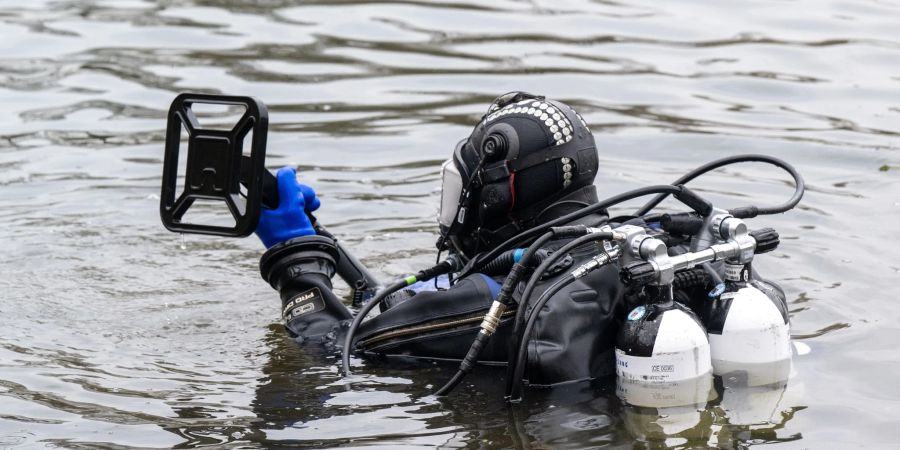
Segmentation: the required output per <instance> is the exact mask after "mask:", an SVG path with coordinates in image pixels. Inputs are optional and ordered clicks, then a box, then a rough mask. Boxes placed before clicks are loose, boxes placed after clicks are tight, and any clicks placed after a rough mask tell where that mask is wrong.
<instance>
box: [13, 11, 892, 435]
mask: <svg viewBox="0 0 900 450" xmlns="http://www.w3.org/2000/svg"><path fill="white" fill-rule="evenodd" d="M898 22H900V3H897V2H889V1H862V0H859V1H829V2H820V1H814V0H798V1H758V2H737V1H717V2H691V1H670V2H655V1H650V0H645V1H627V2H619V1H602V0H597V1H584V0H571V1H566V0H563V1H560V0H555V1H549V0H532V1H510V0H498V1H492V2H479V1H475V0H456V1H453V2H450V3H439V2H429V1H425V0H399V1H385V2H364V1H335V2H329V1H318V2H317V1H309V2H289V1H284V0H267V1H265V2H257V1H250V0H247V1H231V0H207V1H202V0H196V1H190V0H173V1H168V0H166V1H159V2H156V3H149V2H142V1H121V2H115V1H28V2H25V1H22V2H3V3H2V4H0V36H2V39H0V104H2V105H3V107H2V109H0V245H2V249H3V252H2V254H3V257H2V258H0V296H2V299H0V448H8V447H12V448H15V447H18V446H22V447H41V446H61V447H68V448H117V449H119V448H131V447H141V448H157V447H159V448H168V447H179V448H190V447H201V446H216V447H220V448H255V447H280V446H283V447H335V446H345V447H356V446H367V447H373V448H378V447H381V448H391V449H395V448H416V447H434V446H444V447H469V448H496V447H515V446H518V447H526V448H527V447H531V448H587V447H598V448H599V447H603V448H606V447H611V448H688V447H690V448H697V447H703V446H706V445H708V446H713V447H722V448H748V447H753V446H757V445H767V446H768V445H772V446H773V447H776V448H859V447H869V448H886V447H894V446H896V445H898V441H900V431H898V430H900V427H898V425H900V407H898V405H900V383H898V382H897V379H898V375H900V352H898V351H897V345H898V343H900V337H898V328H900V327H898V319H900V303H898V302H896V301H895V300H896V299H895V298H894V297H895V295H893V294H890V290H891V289H892V286H894V283H897V282H898V281H900V262H898V261H900V259H898V256H897V255H898V252H900V245H898V243H897V238H896V232H897V231H898V226H897V223H898V221H900V153H898V144H900V141H898V134H900V28H898V26H897V24H898ZM510 90H526V91H531V92H536V93H543V94H546V95H548V96H550V97H552V98H557V99H561V100H564V101H567V102H569V103H571V104H573V105H575V106H576V108H577V109H578V110H579V111H580V112H581V113H582V114H583V116H584V117H585V119H586V121H587V122H588V124H589V125H590V127H591V129H592V130H593V132H594V133H595V135H596V137H597V141H598V144H599V147H600V158H601V163H600V176H599V177H598V180H597V185H598V187H599V191H600V193H601V196H602V197H605V196H608V195H612V194H615V193H618V192H621V191H624V190H627V189H631V188H634V187H638V186H641V185H647V184H658V183H659V182H665V181H670V180H674V179H675V178H677V176H678V175H680V174H681V173H683V172H685V171H687V170H689V169H691V168H693V167H695V166H697V165H700V164H702V163H704V162H706V161H709V160H712V159H716V158H719V157H722V156H725V155H733V154H738V153H765V154H769V155H773V156H777V157H780V158H783V159H786V160H788V161H790V162H792V163H793V164H795V165H796V166H797V167H798V169H799V170H800V171H801V172H802V173H803V175H804V176H805V177H806V180H807V183H808V191H807V194H806V196H805V198H804V199H803V202H802V204H801V206H800V207H799V208H798V209H795V210H794V211H791V212H790V213H788V214H784V215H779V216H769V217H762V218H758V219H754V220H753V221H752V222H751V226H754V227H763V226H771V227H775V228H776V229H777V230H779V231H780V233H781V235H782V237H783V241H782V246H781V247H780V248H779V249H778V250H777V251H775V252H774V253H772V254H770V255H767V256H765V257H762V258H759V260H758V261H757V262H756V263H755V266H756V267H758V268H759V269H760V271H761V272H762V273H764V274H766V275H768V276H769V277H770V278H773V279H775V280H776V281H778V282H780V283H781V284H782V285H783V286H784V288H785V289H786V291H787V293H788V297H789V307H790V311H791V320H792V335H793V338H794V340H795V342H796V343H797V344H798V349H799V350H800V352H799V354H798V355H796V356H795V358H794V375H793V377H792V378H791V380H790V381H789V383H788V384H787V386H786V388H784V389H777V390H775V391H774V392H768V393H761V394H760V395H757V396H756V397H753V396H751V397H752V399H751V400H747V402H746V403H747V404H748V405H749V404H750V403H754V405H753V407H755V408H760V407H761V408H762V409H763V412H764V413H762V414H755V413H754V414H751V413H749V412H747V411H744V410H743V409H742V408H743V407H740V406H739V407H734V406H733V405H734V404H735V403H734V401H732V402H731V404H732V406H729V403H728V402H727V401H726V400H727V396H728V394H729V393H728V390H727V389H726V390H725V391H722V395H721V396H720V397H719V398H718V399H716V400H713V401H710V402H709V403H708V404H707V405H706V406H705V407H702V406H701V407H700V408H699V410H698V409H697V408H693V409H691V408H687V409H677V408H676V409H665V408H664V409H661V410H656V409H652V408H650V409H648V408H636V407H632V406H628V405H626V404H623V403H622V402H620V401H619V400H618V399H617V397H616V395H615V390H614V389H613V388H612V387H610V386H609V383H595V384H594V385H590V386H582V385H576V386H570V387H567V388H565V389H556V390H552V391H530V392H528V395H527V399H526V401H525V402H523V403H522V404H520V405H516V406H515V407H508V406H507V405H506V404H504V402H503V401H502V399H501V395H500V391H502V387H500V388H498V386H497V384H498V382H497V380H498V378H499V376H500V375H502V372H499V371H494V370H489V369H478V370H477V371H476V372H477V373H476V374H475V375H474V376H472V377H470V378H469V379H468V380H467V381H466V383H464V384H463V386H462V387H461V388H460V389H458V390H457V392H456V393H455V394H454V395H453V396H452V397H450V398H447V399H446V400H435V399H434V398H432V397H429V396H428V395H427V394H428V393H429V392H430V391H431V390H432V389H433V388H434V387H435V386H436V385H440V384H441V383H443V382H444V381H445V380H446V379H447V377H448V376H449V375H450V374H451V373H452V370H453V367H449V366H447V367H445V366H440V365H430V364H428V365H421V364H420V365H412V364H411V365H408V366H397V365H389V364H384V363H381V362H378V361H364V360H359V359H357V360H355V361H354V364H355V366H356V372H357V374H358V375H356V376H355V377H354V378H352V379H350V380H344V379H342V378H341V377H340V376H339V375H338V370H337V367H338V365H339V361H338V360H337V359H336V356H335V355H333V354H328V353H324V352H319V353H317V351H315V349H307V350H303V351H301V349H300V348H299V347H298V346H297V345H296V344H295V343H294V342H293V341H291V340H290V339H289V338H288V337H287V336H286V334H285V333H284V330H283V328H282V326H281V325H280V320H279V306H280V305H279V301H278V297H277V295H276V293H275V292H274V291H272V290H271V289H270V288H269V287H268V286H267V285H266V284H265V283H264V282H263V281H262V280H261V279H260V277H259V274H258V269H257V262H258V258H259V256H260V254H261V253H262V246H261V244H260V243H259V242H258V241H257V240H256V239H255V238H252V237H251V238H247V239H242V240H235V239H224V238H213V237H201V236H195V235H189V236H184V237H182V236H179V235H177V234H172V233H169V232H167V231H166V230H165V229H164V228H163V227H162V225H161V223H160V220H159V215H158V203H159V189H160V174H161V166H162V145H163V136H164V132H165V120H164V119H165V113H166V110H167V108H168V105H169V103H170V102H171V100H172V99H173V98H174V96H175V95H176V94H177V93H178V92H182V91H195V92H215V93H228V94H240V95H253V96H256V97H258V98H260V99H262V100H263V101H265V102H266V103H267V104H268V105H269V111H270V118H271V127H270V129H271V133H270V135H269V159H268V165H269V167H270V168H277V167H280V166H283V165H295V166H297V167H299V171H300V174H301V178H302V180H303V181H305V182H308V183H310V184H312V185H314V186H315V187H316V188H317V190H318V191H319V192H320V193H321V197H322V199H323V204H324V206H323V208H322V209H321V211H320V213H319V214H318V216H319V219H320V220H321V221H322V222H323V223H325V224H327V225H328V226H329V227H330V229H331V231H332V232H333V233H335V234H337V235H339V236H340V237H341V238H342V239H343V241H344V242H345V243H346V244H347V246H348V247H350V248H352V249H353V250H354V251H355V253H356V254H357V256H358V257H359V258H360V259H361V260H362V261H363V262H364V263H366V264H367V265H368V266H369V267H370V268H371V269H372V270H373V271H374V272H375V273H377V274H379V275H380V276H382V277H384V278H389V277H394V276H397V275H401V274H404V273H407V272H412V271H414V270H415V269H417V268H419V267H421V266H423V265H425V264H427V263H429V262H431V261H432V260H433V257H434V253H433V244H434V240H435V232H436V226H435V220H434V218H435V212H436V205H437V201H438V197H437V191H436V189H437V188H438V185H439V167H440V162H441V161H442V160H443V159H445V158H446V157H447V156H448V155H449V154H450V152H451V150H452V147H453V145H454V143H455V142H456V141H457V140H458V139H460V138H462V137H464V136H466V135H467V134H468V133H469V130H470V128H471V126H472V125H473V124H474V123H475V121H476V120H477V119H478V118H479V117H480V115H481V114H482V113H483V112H484V110H485V108H486V107H487V105H488V103H489V101H490V100H491V99H493V98H494V97H495V96H497V95H499V94H501V93H504V92H507V91H510ZM695 186H696V187H697V189H698V190H699V191H700V192H702V193H703V194H704V195H707V196H708V197H709V198H711V199H712V200H714V201H715V202H716V204H717V205H720V206H724V207H728V206H738V205H743V204H745V203H747V202H748V201H749V200H750V199H752V200H753V201H755V202H757V203H758V204H773V203H776V202H780V201H781V200H782V199H784V198H786V196H788V195H789V194H790V191H791V184H790V182H789V179H788V178H787V177H786V176H785V175H784V174H782V173H779V172H777V171H774V170H771V169H769V168H766V167H763V166H758V165H754V164H748V165H740V166H733V167H729V168H727V169H725V170H722V171H719V172H716V173H714V174H711V175H709V176H706V177H704V178H703V179H701V180H698V181H697V182H696V183H695ZM636 205H638V203H633V204H629V205H628V206H627V207H622V208H619V209H617V210H616V211H621V212H628V211H631V210H632V207H634V206H636ZM665 205H667V206H668V207H674V206H675V205H674V204H671V203H666V204H665ZM340 290H341V292H342V293H344V294H346V293H347V292H348V290H347V288H346V286H343V285H341V286H340ZM720 391H721V389H720ZM766 402H768V403H766ZM737 404H740V400H739V401H738V403H737ZM767 405H768V406H767ZM749 407H750V406H748V408H749ZM767 448H768V447H767Z"/></svg>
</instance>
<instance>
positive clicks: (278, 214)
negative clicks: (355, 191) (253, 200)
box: [256, 167, 320, 248]
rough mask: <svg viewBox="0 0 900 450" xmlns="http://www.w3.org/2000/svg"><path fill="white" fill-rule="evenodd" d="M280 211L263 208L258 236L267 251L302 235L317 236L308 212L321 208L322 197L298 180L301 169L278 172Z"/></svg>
mask: <svg viewBox="0 0 900 450" xmlns="http://www.w3.org/2000/svg"><path fill="white" fill-rule="evenodd" d="M277 178H278V208H275V209H269V208H263V209H262V212H261V213H260V215H259V225H257V226H256V235H257V236H259V239H260V240H262V242H263V244H264V245H265V246H266V248H271V247H272V246H273V245H275V244H278V243H280V242H284V241H286V240H288V239H293V238H295V237H300V236H309V235H313V234H316V230H315V229H313V225H312V221H311V220H310V219H309V216H307V215H306V211H315V210H317V209H319V206H320V202H319V198H318V197H316V191H314V190H313V188H311V187H309V186H307V185H305V184H300V183H299V182H298V181H297V169H294V168H293V167H282V168H281V169H278V175H277Z"/></svg>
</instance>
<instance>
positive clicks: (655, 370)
mask: <svg viewBox="0 0 900 450" xmlns="http://www.w3.org/2000/svg"><path fill="white" fill-rule="evenodd" d="M711 371H712V364H711V363H710V357H709V347H703V348H699V349H697V354H694V352H685V353H667V354H662V355H654V356H652V357H649V358H648V357H645V356H630V355H628V354H626V353H625V352H624V351H622V350H621V349H616V375H617V376H619V378H621V379H624V380H634V381H645V382H671V381H681V380H688V379H692V378H695V377H698V376H700V375H703V374H706V373H707V372H711Z"/></svg>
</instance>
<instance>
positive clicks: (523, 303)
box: [506, 232, 612, 397]
mask: <svg viewBox="0 0 900 450" xmlns="http://www.w3.org/2000/svg"><path fill="white" fill-rule="evenodd" d="M611 238H612V233H608V232H603V233H593V234H588V235H585V236H581V237H578V238H576V239H573V240H571V241H569V242H567V243H566V244H565V245H563V246H562V247H560V248H559V250H556V251H555V252H553V254H552V255H550V256H549V257H547V259H545V260H544V261H543V262H541V265H539V266H538V267H537V269H535V270H534V273H532V274H531V278H529V279H528V283H527V284H526V285H525V290H524V291H523V292H522V297H521V298H520V299H519V307H518V309H517V310H516V318H515V320H513V332H512V334H511V335H510V341H509V350H508V351H507V354H508V355H509V358H510V359H509V361H508V362H507V364H506V396H507V397H509V395H510V391H511V389H512V375H513V373H515V370H516V366H515V364H514V360H513V359H512V355H515V354H516V353H517V352H518V349H519V345H520V343H521V341H520V338H519V331H520V330H521V328H522V324H523V323H524V322H525V313H526V312H527V310H528V300H529V299H530V298H531V294H532V292H534V288H535V286H536V285H537V283H538V281H540V279H541V277H542V276H544V273H545V272H546V271H547V269H548V268H549V267H550V266H552V265H553V264H556V262H557V261H558V260H559V259H560V258H563V257H565V255H566V254H568V253H569V252H570V251H572V249H574V248H575V247H578V246H580V245H584V244H585V243H588V242H592V241H597V240H609V239H611Z"/></svg>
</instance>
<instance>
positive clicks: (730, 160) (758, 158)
mask: <svg viewBox="0 0 900 450" xmlns="http://www.w3.org/2000/svg"><path fill="white" fill-rule="evenodd" d="M743 162H761V163H766V164H771V165H773V166H776V167H779V168H781V169H784V170H785V171H786V172H787V173H789V174H790V175H791V177H792V178H793V179H794V194H793V195H791V198H789V199H788V200H787V201H786V202H784V203H782V204H780V205H776V206H770V207H763V208H760V207H757V206H743V207H739V208H734V209H731V210H729V211H728V212H729V213H730V214H731V215H733V216H734V217H737V218H738V219H749V218H752V217H756V216H757V215H770V214H779V213H783V212H785V211H788V210H790V209H792V208H793V207H795V206H797V204H798V203H800V199H801V198H803V193H804V192H805V191H806V184H805V183H804V181H803V176H801V175H800V173H799V172H797V169H795V168H794V166H792V165H790V164H788V163H787V162H785V161H782V160H781V159H778V158H775V157H774V156H768V155H757V154H748V155H735V156H728V157H726V158H722V159H717V160H715V161H711V162H708V163H706V164H704V165H702V166H700V167H697V168H696V169H694V170H692V171H690V172H688V173H686V174H684V175H682V176H681V177H680V178H678V179H677V180H675V182H674V183H672V184H675V185H681V184H685V183H687V182H689V181H691V180H693V179H694V178H697V177H699V176H700V175H703V174H705V173H708V172H711V171H713V170H716V169H718V168H720V167H724V166H727V165H731V164H738V163H743ZM668 195H669V193H661V194H659V195H657V196H656V197H654V198H652V199H651V200H650V201H649V202H647V203H646V204H644V206H641V207H640V208H639V209H638V210H637V211H636V212H635V213H634V214H635V215H636V216H643V215H644V214H647V213H648V212H650V210H652V209H653V208H655V207H656V205H659V203H660V202H662V201H663V200H665V198H666V197H667V196H668Z"/></svg>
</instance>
